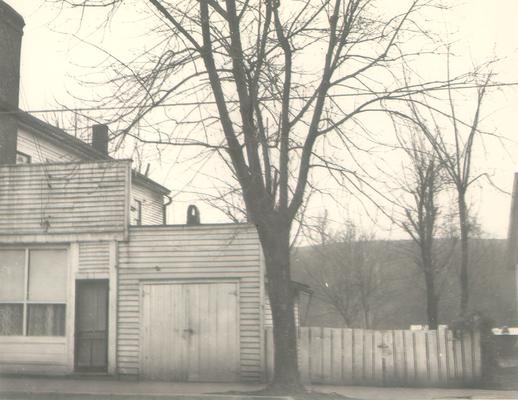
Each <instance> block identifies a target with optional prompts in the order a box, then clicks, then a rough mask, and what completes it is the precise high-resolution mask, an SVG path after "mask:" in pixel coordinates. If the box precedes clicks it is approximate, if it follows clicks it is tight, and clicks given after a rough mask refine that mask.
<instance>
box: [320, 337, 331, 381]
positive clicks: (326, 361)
mask: <svg viewBox="0 0 518 400" xmlns="http://www.w3.org/2000/svg"><path fill="white" fill-rule="evenodd" d="M331 365H332V361H331V328H323V329H322V382H324V383H331Z"/></svg>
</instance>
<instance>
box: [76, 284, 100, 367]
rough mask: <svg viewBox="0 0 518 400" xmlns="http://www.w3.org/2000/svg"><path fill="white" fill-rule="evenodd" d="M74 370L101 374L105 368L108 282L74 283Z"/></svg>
mask: <svg viewBox="0 0 518 400" xmlns="http://www.w3.org/2000/svg"><path fill="white" fill-rule="evenodd" d="M75 342H76V343H75V368H76V371H83V372H105V371H107V368H108V281H107V280H79V281H76V341H75Z"/></svg>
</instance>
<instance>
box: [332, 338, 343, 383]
mask: <svg viewBox="0 0 518 400" xmlns="http://www.w3.org/2000/svg"><path fill="white" fill-rule="evenodd" d="M342 353H343V347H342V330H341V329H331V373H330V379H329V382H330V383H333V384H335V385H338V384H340V383H341V382H342Z"/></svg>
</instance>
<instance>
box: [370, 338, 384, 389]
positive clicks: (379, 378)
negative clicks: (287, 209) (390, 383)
mask: <svg viewBox="0 0 518 400" xmlns="http://www.w3.org/2000/svg"><path fill="white" fill-rule="evenodd" d="M384 353H385V349H384V343H383V332H381V331H374V332H373V345H372V359H373V364H372V379H373V382H375V384H376V385H384V384H385V377H384V365H383V364H384Z"/></svg>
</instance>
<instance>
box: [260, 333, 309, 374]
mask: <svg viewBox="0 0 518 400" xmlns="http://www.w3.org/2000/svg"><path fill="white" fill-rule="evenodd" d="M270 331H271V329H270ZM299 367H300V377H301V379H302V382H303V383H304V384H308V383H309V382H310V380H309V328H307V327H300V328H299Z"/></svg>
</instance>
